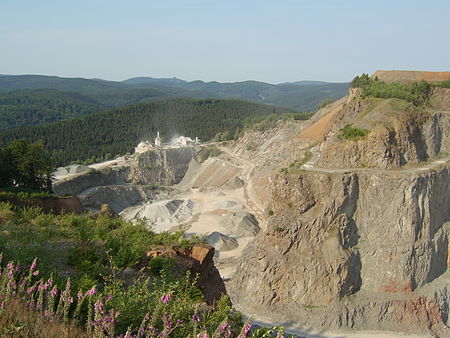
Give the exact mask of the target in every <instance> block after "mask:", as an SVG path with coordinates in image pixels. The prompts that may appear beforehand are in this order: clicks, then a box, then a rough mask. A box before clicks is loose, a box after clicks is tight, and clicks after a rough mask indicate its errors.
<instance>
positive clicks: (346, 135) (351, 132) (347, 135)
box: [338, 124, 370, 141]
mask: <svg viewBox="0 0 450 338" xmlns="http://www.w3.org/2000/svg"><path fill="white" fill-rule="evenodd" d="M369 132H370V131H369V130H367V129H360V128H355V127H352V124H347V125H346V126H345V127H344V128H342V129H341V130H340V134H339V135H338V138H339V139H340V140H341V139H344V140H350V141H356V140H359V139H360V138H363V137H365V136H367V134H368V133H369Z"/></svg>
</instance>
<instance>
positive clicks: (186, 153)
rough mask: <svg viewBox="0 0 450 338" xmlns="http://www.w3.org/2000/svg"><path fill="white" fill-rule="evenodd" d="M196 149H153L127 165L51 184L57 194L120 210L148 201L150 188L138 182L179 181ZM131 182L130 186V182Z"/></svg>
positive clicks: (165, 182)
mask: <svg viewBox="0 0 450 338" xmlns="http://www.w3.org/2000/svg"><path fill="white" fill-rule="evenodd" d="M195 153H196V152H195V149H194V148H191V147H186V148H170V149H156V150H152V151H148V152H145V153H142V154H138V155H136V157H135V158H134V159H132V160H131V161H130V162H128V163H127V164H126V165H123V166H117V167H110V168H106V169H102V170H98V171H96V170H92V171H90V172H87V173H84V174H80V175H78V176H74V177H70V178H68V179H65V180H60V181H58V182H56V183H54V184H53V190H54V192H55V193H56V194H58V195H61V196H65V195H80V194H81V195H80V198H81V199H82V202H83V204H85V205H86V206H87V207H90V208H96V207H99V206H101V204H102V203H108V204H110V205H111V207H112V208H113V209H114V211H116V212H119V211H121V210H123V209H124V208H126V207H128V206H130V205H133V204H136V203H139V202H143V201H147V200H148V199H149V198H150V195H151V193H150V191H149V189H150V188H149V187H139V186H137V185H136V184H138V185H149V186H152V185H173V184H177V183H179V182H180V181H181V180H182V179H183V177H184V175H185V174H186V172H187V170H188V168H189V163H190V162H191V160H193V158H194V155H195ZM130 183H132V184H133V185H132V186H129V184H130Z"/></svg>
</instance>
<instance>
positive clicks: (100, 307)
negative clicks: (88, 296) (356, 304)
mask: <svg viewBox="0 0 450 338" xmlns="http://www.w3.org/2000/svg"><path fill="white" fill-rule="evenodd" d="M94 308H95V311H96V312H98V313H102V312H103V303H102V302H101V301H100V300H98V301H96V302H95V304H94Z"/></svg>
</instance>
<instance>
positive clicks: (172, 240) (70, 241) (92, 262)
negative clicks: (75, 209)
mask: <svg viewBox="0 0 450 338" xmlns="http://www.w3.org/2000/svg"><path fill="white" fill-rule="evenodd" d="M0 226H1V228H2V231H0V251H2V252H3V253H4V255H5V257H6V258H7V259H9V260H15V261H20V262H22V263H30V262H31V261H32V260H33V259H34V257H38V258H39V259H40V261H41V265H42V266H43V267H44V270H45V271H48V272H49V273H50V272H53V273H55V274H56V275H59V274H63V275H64V274H65V273H66V272H68V271H70V273H71V276H72V277H73V281H74V283H79V282H80V281H84V282H86V281H91V282H102V281H104V277H103V276H104V274H105V273H108V272H109V271H110V270H111V265H112V266H114V267H115V268H119V269H125V268H134V267H136V266H137V265H139V264H140V262H141V260H142V258H143V257H145V253H146V252H147V250H149V249H150V248H151V247H152V246H155V245H164V246H169V245H192V244H194V243H198V242H199V239H198V238H193V239H185V238H184V237H183V232H182V231H179V232H175V233H154V232H153V231H151V230H149V229H148V228H147V227H146V226H145V225H144V222H141V223H138V224H132V223H131V222H127V221H125V220H123V219H122V218H113V219H112V218H109V217H108V216H106V215H100V216H99V217H96V218H92V217H91V216H90V215H88V214H83V215H75V214H62V215H52V214H45V213H43V212H42V210H41V209H40V208H37V207H26V208H19V207H15V206H13V205H12V204H10V203H0ZM55 257H57V259H55ZM87 284H89V283H87ZM91 284H92V283H91Z"/></svg>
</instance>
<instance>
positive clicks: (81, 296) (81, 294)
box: [77, 290, 84, 299]
mask: <svg viewBox="0 0 450 338" xmlns="http://www.w3.org/2000/svg"><path fill="white" fill-rule="evenodd" d="M77 297H78V299H83V297H84V294H83V292H81V290H79V291H78V293H77Z"/></svg>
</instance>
